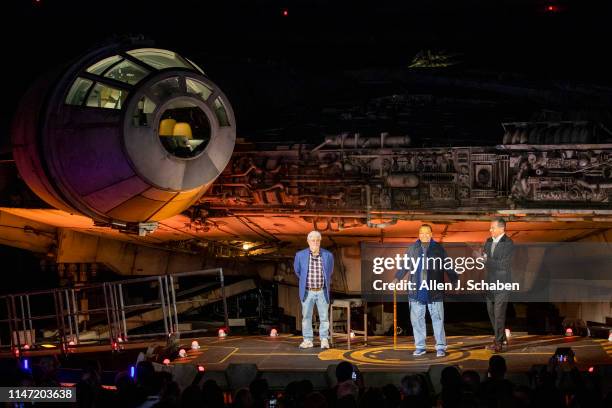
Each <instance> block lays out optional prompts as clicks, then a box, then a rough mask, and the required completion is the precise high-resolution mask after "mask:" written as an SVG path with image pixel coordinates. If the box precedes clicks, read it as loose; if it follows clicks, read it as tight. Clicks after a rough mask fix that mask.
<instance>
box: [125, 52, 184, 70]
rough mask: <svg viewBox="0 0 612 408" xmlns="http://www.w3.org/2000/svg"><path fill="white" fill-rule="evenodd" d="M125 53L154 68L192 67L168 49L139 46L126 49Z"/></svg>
mask: <svg viewBox="0 0 612 408" xmlns="http://www.w3.org/2000/svg"><path fill="white" fill-rule="evenodd" d="M127 53H128V54H130V55H131V56H132V57H134V58H138V59H139V60H140V61H142V62H144V63H146V64H148V65H150V66H152V67H153V68H156V69H165V68H172V67H179V68H190V69H193V67H192V66H191V65H190V64H189V63H188V62H187V61H185V60H184V59H183V58H182V57H181V56H180V55H178V54H177V53H175V52H172V51H168V50H160V49H158V48H140V49H137V50H131V51H128V52H127Z"/></svg>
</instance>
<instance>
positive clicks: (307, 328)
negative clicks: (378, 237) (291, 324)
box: [293, 231, 334, 348]
mask: <svg viewBox="0 0 612 408" xmlns="http://www.w3.org/2000/svg"><path fill="white" fill-rule="evenodd" d="M307 241H308V248H306V249H302V250H301V251H298V252H297V253H296V254H295V259H294V262H293V270H294V272H295V274H296V275H297V277H298V280H299V288H300V301H301V302H302V336H303V337H304V340H303V341H302V343H301V344H300V348H311V347H313V342H312V341H313V332H312V313H313V309H314V305H315V304H316V305H317V313H319V338H320V339H321V348H329V340H328V337H329V299H330V297H329V288H330V286H331V276H332V274H333V273H334V256H333V255H332V253H331V252H329V251H327V250H325V249H323V248H321V233H320V232H318V231H310V233H309V234H308V237H307Z"/></svg>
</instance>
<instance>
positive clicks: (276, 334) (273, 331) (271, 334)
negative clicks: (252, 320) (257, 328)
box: [270, 329, 278, 337]
mask: <svg viewBox="0 0 612 408" xmlns="http://www.w3.org/2000/svg"><path fill="white" fill-rule="evenodd" d="M276 336H278V330H276V329H272V330H270V337H276Z"/></svg>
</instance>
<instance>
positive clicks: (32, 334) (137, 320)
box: [0, 268, 229, 349]
mask: <svg viewBox="0 0 612 408" xmlns="http://www.w3.org/2000/svg"><path fill="white" fill-rule="evenodd" d="M206 276H213V277H214V276H217V277H218V280H217V281H216V282H208V283H204V284H202V282H197V280H198V278H201V277H206ZM177 289H179V291H178V292H177ZM180 289H182V290H180ZM211 289H212V290H211ZM206 291H209V296H207V292H206ZM211 293H212V295H210V294H211ZM215 295H216V297H215ZM217 301H221V302H222V304H223V321H224V325H225V327H228V326H229V322H228V311H227V298H226V288H225V280H224V276H223V270H222V268H215V269H206V270H198V271H191V272H182V273H176V274H171V275H159V276H151V277H143V278H134V279H125V280H120V281H113V282H105V283H99V284H91V285H84V286H77V287H71V288H55V289H48V290H40V291H32V292H23V293H15V294H9V295H4V296H0V347H11V348H14V347H18V348H21V347H23V346H25V345H28V346H40V345H42V344H45V343H48V344H54V345H59V346H61V347H62V349H64V347H65V346H67V345H77V344H82V343H84V342H88V341H91V342H109V343H110V344H111V345H113V343H115V342H117V341H125V340H127V339H128V337H133V338H137V337H159V336H166V337H167V336H168V335H170V334H173V333H174V334H179V333H180V332H181V331H182V332H184V333H191V332H196V331H198V330H192V329H184V330H179V329H180V328H181V326H180V325H179V316H180V315H181V314H183V313H186V312H189V311H192V310H196V309H198V308H200V307H203V306H206V305H207V304H210V303H214V302H217ZM159 322H163V329H162V328H161V327H160V328H159V329H155V328H154V329H152V330H148V331H146V332H143V333H137V334H133V333H130V331H133V330H134V329H138V328H142V327H147V326H153V327H155V326H159ZM199 331H201V330H199Z"/></svg>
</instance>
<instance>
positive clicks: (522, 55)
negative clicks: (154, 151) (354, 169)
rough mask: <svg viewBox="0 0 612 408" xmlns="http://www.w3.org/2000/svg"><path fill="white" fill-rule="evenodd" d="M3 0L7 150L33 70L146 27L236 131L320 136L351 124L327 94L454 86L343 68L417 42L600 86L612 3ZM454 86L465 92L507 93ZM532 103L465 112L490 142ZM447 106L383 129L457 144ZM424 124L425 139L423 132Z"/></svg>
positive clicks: (356, 99)
mask: <svg viewBox="0 0 612 408" xmlns="http://www.w3.org/2000/svg"><path fill="white" fill-rule="evenodd" d="M2 7H3V8H4V12H3V13H2V14H3V17H4V18H3V23H2V28H1V30H2V38H3V41H2V48H3V49H2V52H3V58H2V60H3V62H2V71H3V74H4V75H3V85H2V86H3V98H2V109H1V110H0V135H1V136H0V140H1V141H2V143H0V145H1V146H4V149H3V153H4V154H7V153H8V143H7V142H8V134H9V124H10V120H11V117H12V114H13V112H14V110H15V108H16V105H17V101H18V99H19V97H20V96H21V95H22V94H23V93H24V92H25V90H26V89H27V87H28V86H29V85H30V84H31V83H32V81H33V80H34V79H35V78H36V77H38V76H39V75H41V74H42V73H43V72H45V71H47V70H49V69H51V68H52V67H55V66H58V65H61V64H63V63H65V62H66V61H69V60H70V59H72V58H74V57H76V56H77V55H79V54H80V53H82V52H83V51H85V50H87V49H88V48H90V47H92V46H94V45H95V44H96V43H99V42H101V41H105V40H108V39H109V38H111V37H112V36H116V35H126V34H142V35H144V36H146V37H147V38H151V39H153V40H155V41H156V42H157V45H158V46H159V47H161V48H168V49H172V50H175V51H177V52H179V53H181V54H182V55H184V56H186V57H188V58H189V59H191V60H193V61H194V62H196V63H198V64H199V65H200V66H202V67H203V68H204V70H205V71H206V73H207V74H208V75H209V76H210V77H211V79H212V80H213V81H215V82H217V83H218V84H219V85H220V86H221V87H222V89H223V90H224V91H225V93H226V94H227V95H228V97H229V98H230V101H231V102H232V104H233V107H234V110H235V112H236V117H237V122H238V131H239V136H242V137H252V138H259V139H260V140H266V139H269V140H277V139H287V138H289V139H293V140H300V139H308V140H313V141H316V140H319V139H320V136H321V134H322V133H325V132H332V133H333V132H337V131H343V130H348V131H350V130H354V129H352V128H351V127H354V126H353V125H352V124H351V123H348V124H347V123H343V124H338V121H337V120H336V118H334V117H333V116H332V117H330V116H329V115H327V116H326V115H324V114H323V113H322V112H324V111H325V108H329V107H330V106H335V107H338V106H347V105H356V106H362V107H363V106H364V105H366V104H367V103H368V101H370V100H371V99H372V98H376V97H380V96H383V95H390V94H396V93H412V94H414V93H427V94H434V95H445V96H447V95H448V94H449V93H450V92H451V91H450V90H448V89H439V87H438V88H436V87H433V86H431V85H429V84H424V85H423V88H419V86H418V83H419V82H418V81H412V82H410V83H406V82H402V81H390V83H385V84H377V85H373V84H368V85H367V86H365V85H363V81H362V80H357V81H356V80H355V77H354V76H351V75H347V72H356V71H357V72H360V70H364V69H368V70H373V72H375V73H377V74H382V75H390V74H389V70H391V71H392V72H396V73H397V72H398V71H399V72H400V73H405V72H406V71H407V66H408V65H409V64H410V62H411V61H412V59H413V58H414V56H415V55H416V53H418V52H419V51H421V50H434V51H447V52H450V53H459V54H460V57H459V60H460V61H461V63H460V64H459V65H457V66H453V67H450V68H448V69H444V70H438V71H436V70H433V73H434V74H435V75H443V76H446V77H448V76H449V75H450V76H453V77H460V78H470V79H475V80H477V81H479V80H482V81H485V80H495V81H503V82H508V83H513V84H514V83H517V82H518V83H520V84H521V86H524V87H550V86H558V85H559V81H561V82H562V83H563V84H564V85H562V86H565V85H567V84H568V83H571V86H572V87H576V86H581V84H583V83H585V82H588V83H589V84H592V83H596V84H597V86H598V87H603V88H598V89H599V90H600V91H602V90H603V91H605V92H608V91H609V89H608V88H607V86H608V85H610V78H609V75H608V73H609V72H610V68H611V64H610V62H609V61H610V58H609V55H608V54H609V41H610V39H611V38H612V36H611V35H610V34H611V33H610V23H609V17H610V15H612V13H610V11H611V7H612V6H611V5H610V2H607V1H604V0H580V1H576V0H573V1H544V0H532V1H528V0H512V1H511V0H505V1H498V0H495V1H490V0H489V1H481V0H469V1H461V0H459V1H448V0H443V1H435V0H427V1H424V0H416V1H414V0H410V1H400V0H382V1H380V0H376V1H364V0H350V1H349V0H333V1H324V0H284V1H275V0H220V1H185V0H175V1H143V0H124V1H96V0H92V1H65V0H40V1H36V0H20V1H16V0H9V1H8V2H5V3H3V5H2ZM550 7H552V10H548V9H549V8H550ZM284 11H286V12H287V15H286V16H285V15H283V12H284ZM428 73H431V71H428ZM589 86H591V85H589ZM610 89H612V88H610ZM453 92H455V93H453V97H459V98H465V97H466V95H467V96H468V97H470V98H474V97H479V98H484V99H486V100H490V99H494V100H497V101H498V103H502V102H501V101H502V100H504V99H505V97H504V96H503V95H490V94H486V93H482V92H480V93H478V92H475V91H471V92H470V91H465V90H464V91H463V93H457V91H453ZM506 102H507V101H506ZM531 103H532V101H520V100H513V101H511V104H512V106H510V107H508V106H503V107H502V108H499V109H497V110H503V112H504V113H505V116H503V117H495V118H491V113H486V112H485V113H483V114H482V116H481V117H479V116H478V114H477V113H474V114H473V115H468V116H469V120H468V119H466V120H465V121H466V124H465V126H464V127H463V128H464V129H467V131H466V132H465V133H471V134H473V135H475V134H476V133H478V132H484V133H486V134H487V135H489V134H491V132H492V130H493V129H494V130H495V132H497V133H496V134H495V135H494V136H487V137H485V139H484V140H485V141H487V140H488V139H489V138H492V139H491V140H490V142H491V143H493V142H497V140H496V139H497V138H498V136H499V132H500V131H501V130H500V127H499V123H500V120H529V119H530V117H531V116H533V115H534V114H535V113H534V112H536V111H537V110H538V109H542V106H532V105H531ZM571 108H572V109H575V108H576V107H571ZM581 108H584V107H581ZM461 109H462V108H460V107H457V108H453V106H449V107H444V108H443V109H442V112H444V111H453V110H455V111H458V112H459V114H458V116H460V117H463V116H465V115H463V114H462V111H461ZM562 110H563V109H562ZM427 114H429V115H430V117H427ZM441 115H442V114H441V113H438V111H436V113H435V114H432V113H431V111H430V112H429V113H427V112H425V113H423V114H421V115H420V116H419V118H420V119H422V121H423V123H421V127H417V126H416V125H415V128H414V129H411V128H408V129H402V128H401V126H400V127H394V126H393V124H392V123H385V124H384V125H385V126H384V127H385V128H386V129H377V131H383V130H391V131H398V132H401V131H412V133H417V136H418V134H419V133H420V136H422V137H424V138H425V140H435V139H436V138H441V139H443V140H444V141H447V142H448V143H452V140H449V139H451V136H449V135H448V134H445V132H443V131H441V130H440V131H439V130H437V128H436V125H440V121H441V120H442V119H443V118H442V119H441V118H440V116H441ZM530 115H531V116H530ZM487 120H488V121H489V122H487ZM451 121H452V123H453V124H454V125H456V124H458V123H459V122H458V120H456V119H455V120H452V119H451ZM414 122H415V123H416V121H414ZM474 123H477V125H474ZM470 124H471V125H470ZM323 125H324V126H323ZM378 125H380V123H379V124H378ZM485 125H486V126H485ZM440 126H442V125H440ZM466 126H468V127H469V126H473V127H472V128H466ZM377 127H380V126H373V127H372V129H374V128H377ZM428 127H429V129H431V137H429V138H428V137H425V135H423V133H424V131H423V129H427V128H428ZM442 127H443V126H442ZM465 137H466V140H467V141H471V140H474V141H476V140H481V141H482V140H483V138H482V136H481V135H478V136H474V137H471V138H470V137H467V136H465ZM493 139H495V141H494V140H493ZM448 143H447V144H448Z"/></svg>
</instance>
